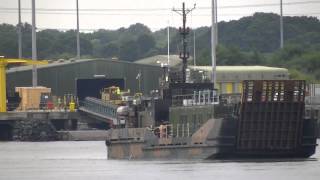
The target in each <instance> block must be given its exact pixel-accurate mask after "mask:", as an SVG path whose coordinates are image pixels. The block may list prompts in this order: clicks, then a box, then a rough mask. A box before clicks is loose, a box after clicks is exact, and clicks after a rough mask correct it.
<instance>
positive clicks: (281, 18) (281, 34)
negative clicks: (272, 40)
mask: <svg viewBox="0 0 320 180" xmlns="http://www.w3.org/2000/svg"><path fill="white" fill-rule="evenodd" d="M280 48H281V49H282V48H283V4H282V0H280Z"/></svg>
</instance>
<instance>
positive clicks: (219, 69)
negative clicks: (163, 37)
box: [188, 66, 288, 73]
mask: <svg viewBox="0 0 320 180" xmlns="http://www.w3.org/2000/svg"><path fill="white" fill-rule="evenodd" d="M188 68H189V69H193V70H202V71H212V67H211V66H188ZM275 71H277V72H284V73H288V69H286V68H277V67H268V66H217V72H237V73H239V72H275Z"/></svg>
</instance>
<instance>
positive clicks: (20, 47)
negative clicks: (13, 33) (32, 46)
mask: <svg viewBox="0 0 320 180" xmlns="http://www.w3.org/2000/svg"><path fill="white" fill-rule="evenodd" d="M18 9H19V10H18V58H19V59H21V58H22V34H21V0H18Z"/></svg>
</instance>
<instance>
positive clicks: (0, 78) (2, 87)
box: [0, 56, 48, 113]
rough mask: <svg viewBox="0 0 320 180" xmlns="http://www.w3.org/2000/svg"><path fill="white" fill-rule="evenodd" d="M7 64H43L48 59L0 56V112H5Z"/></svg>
mask: <svg viewBox="0 0 320 180" xmlns="http://www.w3.org/2000/svg"><path fill="white" fill-rule="evenodd" d="M8 64H15V65H21V66H26V65H45V64H48V61H32V60H27V59H7V58H5V57H4V56H0V113H1V112H7V94H6V67H7V65H8Z"/></svg>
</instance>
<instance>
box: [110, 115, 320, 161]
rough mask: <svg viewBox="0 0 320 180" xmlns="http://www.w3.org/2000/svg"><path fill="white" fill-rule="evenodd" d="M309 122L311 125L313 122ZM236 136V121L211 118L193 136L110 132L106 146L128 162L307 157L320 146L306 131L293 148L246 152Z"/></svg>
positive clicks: (141, 130) (139, 130)
mask: <svg viewBox="0 0 320 180" xmlns="http://www.w3.org/2000/svg"><path fill="white" fill-rule="evenodd" d="M305 123H306V124H305V126H310V124H309V125H308V123H311V121H308V120H306V121H305ZM305 130H306V131H308V132H309V133H310V130H311V129H305ZM236 134H237V123H236V121H234V120H231V119H230V120H228V119H210V120H208V121H207V123H205V124H204V125H203V126H202V127H201V128H200V129H199V130H198V131H197V132H196V133H194V134H193V135H192V136H191V137H174V138H170V137H168V138H158V137H157V136H155V135H154V134H153V133H152V132H151V131H149V130H147V129H145V128H128V129H115V130H109V138H108V140H107V141H106V145H107V147H108V159H126V160H176V159H182V160H186V159H187V160H206V159H237V158H307V157H310V156H311V155H313V154H314V153H315V148H316V146H317V145H316V138H315V137H313V136H308V134H307V132H305V133H304V136H303V138H302V141H301V145H299V146H297V147H295V148H292V149H289V148H288V149H285V148H282V149H268V150H255V149H247V150H243V149H241V148H239V147H238V146H237V136H236ZM309 135H310V134H309Z"/></svg>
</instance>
